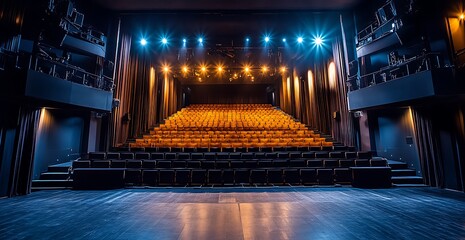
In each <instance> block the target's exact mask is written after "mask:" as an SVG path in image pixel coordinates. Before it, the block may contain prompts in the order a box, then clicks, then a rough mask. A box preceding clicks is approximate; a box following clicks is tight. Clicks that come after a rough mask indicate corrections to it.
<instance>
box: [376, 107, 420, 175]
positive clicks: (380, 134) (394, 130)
mask: <svg viewBox="0 0 465 240" xmlns="http://www.w3.org/2000/svg"><path fill="white" fill-rule="evenodd" d="M369 118H370V125H371V128H372V133H373V134H372V136H371V137H372V143H373V145H372V146H371V147H372V150H376V152H377V154H378V156H381V157H385V158H388V159H391V160H396V161H400V162H405V163H407V164H408V166H409V168H412V169H415V170H417V174H419V175H421V167H420V159H419V155H418V150H417V146H416V143H415V139H414V136H415V131H414V126H413V119H412V115H411V112H410V110H409V109H408V108H398V109H389V110H379V111H369Z"/></svg>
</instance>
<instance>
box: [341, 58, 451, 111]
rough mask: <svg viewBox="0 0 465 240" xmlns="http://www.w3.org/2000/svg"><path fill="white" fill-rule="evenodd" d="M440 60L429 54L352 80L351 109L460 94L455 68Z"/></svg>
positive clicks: (349, 82)
mask: <svg viewBox="0 0 465 240" xmlns="http://www.w3.org/2000/svg"><path fill="white" fill-rule="evenodd" d="M440 59H441V56H440V55H439V54H437V53H425V54H422V55H420V56H415V57H412V58H410V59H405V60H404V59H400V60H399V61H397V62H395V63H392V64H391V65H389V66H386V67H383V68H381V69H379V70H378V71H375V72H372V73H370V74H367V75H364V76H361V77H357V76H354V77H351V78H349V79H348V81H347V86H348V88H349V92H348V99H349V110H351V111H352V110H361V109H368V108H374V107H379V106H383V105H389V104H399V103H402V104H404V103H411V102H412V101H415V100H419V99H424V98H428V97H435V96H443V95H450V94H455V93H457V91H459V89H457V83H456V77H455V76H454V73H455V69H454V68H453V67H449V66H442V65H441V61H440Z"/></svg>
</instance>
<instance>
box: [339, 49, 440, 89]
mask: <svg viewBox="0 0 465 240" xmlns="http://www.w3.org/2000/svg"><path fill="white" fill-rule="evenodd" d="M439 57H440V54H439V53H426V54H423V55H419V56H415V57H412V58H409V59H406V60H400V61H398V62H397V63H396V64H392V65H389V66H386V67H383V68H381V69H379V70H377V71H374V72H371V73H368V74H365V75H362V76H360V77H356V76H352V77H351V78H348V79H347V85H348V87H349V91H351V90H356V89H361V88H365V87H369V86H373V85H376V84H379V83H382V82H387V81H390V80H394V79H397V78H399V77H406V76H410V75H413V74H416V73H419V72H423V71H427V70H430V69H433V68H440V67H441V63H440V59H439ZM413 65H414V66H413ZM415 67H416V68H415ZM397 74H400V75H401V76H399V77H398V76H397Z"/></svg>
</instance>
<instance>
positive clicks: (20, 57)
mask: <svg viewBox="0 0 465 240" xmlns="http://www.w3.org/2000/svg"><path fill="white" fill-rule="evenodd" d="M16 44H17V46H16V47H13V48H8V49H7V48H0V79H1V81H0V84H1V85H2V87H1V90H0V97H2V98H5V99H12V100H13V101H16V100H21V101H22V99H29V100H31V101H33V102H35V103H36V104H39V105H40V104H44V105H50V104H52V105H53V104H66V105H73V106H77V107H83V108H89V109H93V110H101V111H111V108H112V101H113V79H112V78H111V77H108V76H106V75H105V74H104V73H103V71H99V73H98V74H95V73H91V72H89V71H88V70H85V69H83V68H82V67H79V66H76V65H73V64H70V63H69V62H68V61H66V59H64V58H63V57H57V56H56V54H54V53H56V51H48V50H47V48H49V47H48V46H45V45H42V46H40V47H39V49H38V53H36V54H33V53H32V52H33V50H32V48H33V44H32V41H28V40H19V41H17V43H16ZM12 50H14V51H12ZM64 55H65V56H66V54H64ZM94 66H97V65H95V64H94Z"/></svg>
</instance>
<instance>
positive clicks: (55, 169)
mask: <svg viewBox="0 0 465 240" xmlns="http://www.w3.org/2000/svg"><path fill="white" fill-rule="evenodd" d="M69 167H70V166H48V170H47V172H68V170H69Z"/></svg>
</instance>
